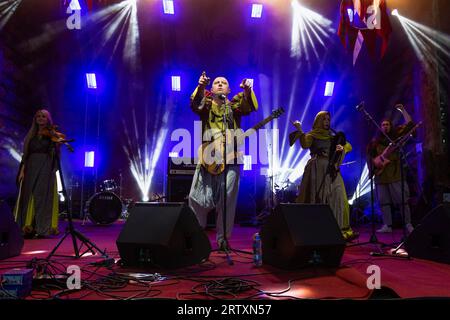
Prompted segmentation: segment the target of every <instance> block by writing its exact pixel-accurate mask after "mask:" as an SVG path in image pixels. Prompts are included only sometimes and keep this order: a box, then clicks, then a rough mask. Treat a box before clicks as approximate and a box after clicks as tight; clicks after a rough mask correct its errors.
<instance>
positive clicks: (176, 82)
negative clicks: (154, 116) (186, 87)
mask: <svg viewBox="0 0 450 320" xmlns="http://www.w3.org/2000/svg"><path fill="white" fill-rule="evenodd" d="M172 91H181V77H180V76H172Z"/></svg>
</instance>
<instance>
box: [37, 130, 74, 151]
mask: <svg viewBox="0 0 450 320" xmlns="http://www.w3.org/2000/svg"><path fill="white" fill-rule="evenodd" d="M57 128H58V127H57V126H55V125H51V126H46V127H44V128H42V129H39V133H38V134H39V135H41V136H44V137H48V138H50V140H51V141H53V142H55V143H58V144H64V145H66V146H67V148H68V149H69V151H70V152H73V147H72V146H71V145H70V144H69V142H72V141H74V139H66V135H65V134H64V133H61V132H59V131H58V130H57Z"/></svg>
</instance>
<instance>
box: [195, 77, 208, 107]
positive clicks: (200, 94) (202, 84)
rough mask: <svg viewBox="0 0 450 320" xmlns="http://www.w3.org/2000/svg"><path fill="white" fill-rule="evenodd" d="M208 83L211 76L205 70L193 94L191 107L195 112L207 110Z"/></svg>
mask: <svg viewBox="0 0 450 320" xmlns="http://www.w3.org/2000/svg"><path fill="white" fill-rule="evenodd" d="M208 83H209V78H208V77H207V76H206V73H205V71H203V73H202V75H201V76H200V78H199V79H198V86H197V88H195V90H194V92H193V93H192V94H191V109H192V111H194V112H195V113H198V114H201V113H203V112H205V111H207V110H206V108H205V91H206V86H207V85H208Z"/></svg>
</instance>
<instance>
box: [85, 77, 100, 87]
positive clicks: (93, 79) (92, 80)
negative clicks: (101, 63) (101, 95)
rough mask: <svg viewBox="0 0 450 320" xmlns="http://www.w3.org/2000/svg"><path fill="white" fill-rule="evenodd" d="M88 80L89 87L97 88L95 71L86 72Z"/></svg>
mask: <svg viewBox="0 0 450 320" xmlns="http://www.w3.org/2000/svg"><path fill="white" fill-rule="evenodd" d="M86 81H87V86H88V88H89V89H97V78H96V77H95V73H86Z"/></svg>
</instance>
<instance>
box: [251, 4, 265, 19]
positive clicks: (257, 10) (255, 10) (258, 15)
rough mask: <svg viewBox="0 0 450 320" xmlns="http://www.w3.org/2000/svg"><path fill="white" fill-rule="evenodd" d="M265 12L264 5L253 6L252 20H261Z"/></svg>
mask: <svg viewBox="0 0 450 320" xmlns="http://www.w3.org/2000/svg"><path fill="white" fill-rule="evenodd" d="M262 10H263V5H262V4H256V3H254V4H252V18H261V15H262Z"/></svg>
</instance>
